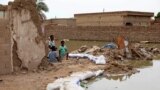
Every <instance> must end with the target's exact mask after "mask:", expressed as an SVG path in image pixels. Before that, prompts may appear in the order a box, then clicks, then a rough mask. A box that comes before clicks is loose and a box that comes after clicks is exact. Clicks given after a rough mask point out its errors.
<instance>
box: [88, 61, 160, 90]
mask: <svg viewBox="0 0 160 90" xmlns="http://www.w3.org/2000/svg"><path fill="white" fill-rule="evenodd" d="M138 70H139V71H140V73H136V74H134V75H128V76H114V77H109V78H105V77H103V78H97V79H96V80H94V81H93V82H90V83H89V84H88V89H87V90H160V61H158V60H154V61H153V66H150V67H145V68H140V69H138Z"/></svg>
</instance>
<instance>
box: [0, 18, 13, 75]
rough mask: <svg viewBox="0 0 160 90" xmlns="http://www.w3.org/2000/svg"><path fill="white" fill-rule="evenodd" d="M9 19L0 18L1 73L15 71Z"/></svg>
mask: <svg viewBox="0 0 160 90" xmlns="http://www.w3.org/2000/svg"><path fill="white" fill-rule="evenodd" d="M11 58H12V54H11V33H10V29H9V21H8V20H5V19H0V74H7V73H10V72H12V71H13V61H12V59H11Z"/></svg>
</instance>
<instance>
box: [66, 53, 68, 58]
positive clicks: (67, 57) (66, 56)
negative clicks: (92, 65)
mask: <svg viewBox="0 0 160 90" xmlns="http://www.w3.org/2000/svg"><path fill="white" fill-rule="evenodd" d="M66 60H68V52H67V55H66Z"/></svg>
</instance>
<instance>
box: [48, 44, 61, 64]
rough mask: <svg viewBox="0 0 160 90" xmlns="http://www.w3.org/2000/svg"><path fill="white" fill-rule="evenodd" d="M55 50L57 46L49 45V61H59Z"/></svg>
mask: <svg viewBox="0 0 160 90" xmlns="http://www.w3.org/2000/svg"><path fill="white" fill-rule="evenodd" d="M56 50H57V48H56V47H55V46H52V47H51V51H50V52H49V54H48V59H49V60H48V61H49V62H50V63H54V62H58V61H59V58H58V54H57V52H56Z"/></svg>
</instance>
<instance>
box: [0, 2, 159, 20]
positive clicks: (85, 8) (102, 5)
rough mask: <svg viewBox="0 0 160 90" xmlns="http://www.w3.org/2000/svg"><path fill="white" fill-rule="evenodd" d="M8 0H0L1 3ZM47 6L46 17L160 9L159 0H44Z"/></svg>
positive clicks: (156, 10) (68, 16)
mask: <svg viewBox="0 0 160 90" xmlns="http://www.w3.org/2000/svg"><path fill="white" fill-rule="evenodd" d="M8 1H13V0H0V3H1V4H7V2H8ZM44 2H46V4H47V5H48V7H49V12H48V13H46V15H47V18H55V17H57V18H70V17H73V16H74V14H75V13H89V12H102V11H103V9H104V10H105V12H107V11H123V10H132V11H146V12H154V13H155V14H157V12H159V11H160V0H44Z"/></svg>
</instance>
